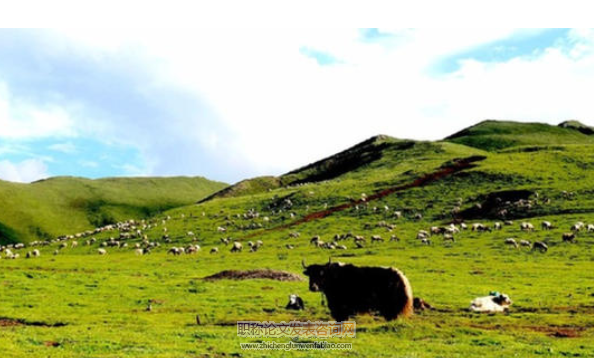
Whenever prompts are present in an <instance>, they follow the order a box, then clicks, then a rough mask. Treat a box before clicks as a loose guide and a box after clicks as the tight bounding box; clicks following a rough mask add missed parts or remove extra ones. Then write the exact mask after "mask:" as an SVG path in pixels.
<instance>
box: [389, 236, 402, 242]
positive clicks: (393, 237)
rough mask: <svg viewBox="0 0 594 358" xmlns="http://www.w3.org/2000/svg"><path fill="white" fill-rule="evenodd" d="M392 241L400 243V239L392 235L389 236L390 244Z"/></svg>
mask: <svg viewBox="0 0 594 358" xmlns="http://www.w3.org/2000/svg"><path fill="white" fill-rule="evenodd" d="M392 241H400V239H399V238H398V236H396V235H392V236H390V242H392Z"/></svg>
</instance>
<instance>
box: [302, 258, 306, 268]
mask: <svg viewBox="0 0 594 358" xmlns="http://www.w3.org/2000/svg"><path fill="white" fill-rule="evenodd" d="M301 266H303V268H305V269H306V268H307V266H305V259H302V260H301Z"/></svg>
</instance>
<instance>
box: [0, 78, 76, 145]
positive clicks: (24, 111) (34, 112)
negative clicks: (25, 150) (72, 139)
mask: <svg viewBox="0 0 594 358" xmlns="http://www.w3.org/2000/svg"><path fill="white" fill-rule="evenodd" d="M0 80H1V78H0ZM0 128H1V130H0V138H8V139H21V138H27V139H30V138H40V137H49V136H72V135H74V134H75V132H74V121H73V119H72V118H71V116H70V114H69V113H68V111H67V110H66V108H64V107H63V106H61V105H57V104H51V103H49V104H44V103H36V102H32V101H28V100H25V99H21V98H15V97H14V96H12V94H11V93H10V90H9V87H8V85H7V84H6V83H4V82H1V81H0Z"/></svg>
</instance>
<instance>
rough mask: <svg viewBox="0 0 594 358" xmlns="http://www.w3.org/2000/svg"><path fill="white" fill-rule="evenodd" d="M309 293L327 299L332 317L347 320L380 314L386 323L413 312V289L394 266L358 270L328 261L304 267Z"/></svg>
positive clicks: (355, 267) (337, 319)
mask: <svg viewBox="0 0 594 358" xmlns="http://www.w3.org/2000/svg"><path fill="white" fill-rule="evenodd" d="M302 264H303V267H304V268H305V271H304V272H303V273H304V274H305V275H307V276H309V290H310V291H313V292H318V291H321V292H323V293H324V295H325V296H326V299H327V302H328V308H329V309H330V314H331V315H332V317H333V318H334V319H335V320H336V321H338V322H342V321H346V320H347V319H348V318H349V316H353V315H355V314H357V313H366V312H378V313H379V314H380V315H381V316H383V317H384V318H385V319H386V320H387V321H390V320H393V319H396V318H397V317H398V316H405V317H406V316H409V315H411V314H412V313H413V295H412V289H411V287H410V284H409V282H408V279H407V278H406V276H404V275H403V274H402V272H400V271H398V270H397V269H395V268H392V267H386V268H384V267H357V266H354V265H351V264H348V265H347V264H343V263H332V262H330V261H329V262H328V263H327V264H325V265H310V266H305V262H303V263H302Z"/></svg>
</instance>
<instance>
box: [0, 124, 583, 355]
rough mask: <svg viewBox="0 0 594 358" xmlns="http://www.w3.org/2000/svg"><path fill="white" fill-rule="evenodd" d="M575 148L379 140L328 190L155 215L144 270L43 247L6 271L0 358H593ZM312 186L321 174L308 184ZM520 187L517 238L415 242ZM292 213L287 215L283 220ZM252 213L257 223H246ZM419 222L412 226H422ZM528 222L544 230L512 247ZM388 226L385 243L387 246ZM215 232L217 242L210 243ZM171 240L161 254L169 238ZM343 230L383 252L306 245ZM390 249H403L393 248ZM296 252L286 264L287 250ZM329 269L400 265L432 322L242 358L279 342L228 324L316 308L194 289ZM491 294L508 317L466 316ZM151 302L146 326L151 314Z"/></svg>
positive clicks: (92, 254)
mask: <svg viewBox="0 0 594 358" xmlns="http://www.w3.org/2000/svg"><path fill="white" fill-rule="evenodd" d="M564 130H565V129H564ZM552 131H554V130H552ZM579 135H581V136H585V134H582V133H580V134H579ZM581 140H582V141H581V142H580V141H578V142H577V144H576V143H573V142H568V141H560V140H558V137H555V138H554V139H552V140H551V142H550V143H547V142H546V141H545V142H544V143H543V141H544V140H542V138H541V141H539V142H538V143H531V142H530V141H527V142H526V141H522V142H521V143H519V144H518V145H514V146H511V147H506V148H504V149H502V150H494V149H492V148H488V149H489V150H483V149H479V148H473V147H469V146H466V145H463V144H459V143H451V142H447V141H445V142H412V143H409V144H406V145H403V141H399V140H392V139H390V138H381V141H382V142H383V143H387V144H383V145H382V147H381V151H380V154H381V155H379V156H375V157H374V158H373V160H370V161H365V163H363V164H361V165H358V166H356V168H353V169H352V170H350V171H348V172H345V173H342V174H340V175H338V176H336V177H333V178H332V179H325V180H323V181H317V180H316V181H314V182H310V183H304V182H303V181H300V182H301V183H303V184H301V185H283V186H279V187H278V188H274V189H272V188H269V189H271V190H268V189H266V190H263V191H258V190H256V191H253V192H250V193H248V194H246V193H243V194H246V195H243V194H242V193H241V192H237V193H236V194H237V195H236V196H229V197H225V198H217V199H212V200H208V201H205V202H202V203H200V204H192V205H188V206H183V207H178V208H174V209H171V210H168V211H166V212H163V213H161V214H159V215H156V216H155V217H153V218H152V219H150V222H152V223H153V224H154V225H155V226H154V227H152V228H150V229H148V230H146V231H145V234H146V235H148V237H149V238H150V240H151V241H157V242H160V243H161V247H159V248H157V249H155V250H153V252H152V253H151V254H150V255H144V256H137V255H135V254H134V252H133V250H132V249H130V248H122V249H117V248H108V249H107V250H108V254H107V255H105V256H99V255H97V253H96V252H97V248H98V244H99V243H100V242H102V241H104V240H105V239H107V238H108V237H110V236H117V232H115V233H114V232H106V233H102V234H100V235H97V236H96V237H97V238H98V241H97V244H94V245H91V246H85V245H79V246H78V247H76V248H71V247H68V248H65V249H62V250H61V251H60V253H59V254H58V255H56V256H54V255H52V252H53V251H54V250H55V249H56V245H55V244H54V245H50V246H47V247H42V248H41V251H42V255H41V257H39V258H34V259H17V260H7V259H2V260H0V317H3V319H4V322H6V325H5V326H1V327H0V352H2V356H7V357H10V356H15V357H23V356H28V357H29V356H31V357H36V356H39V357H44V356H52V357H122V356H131V357H148V356H153V357H229V356H244V357H246V356H263V357H264V356H313V355H316V356H323V357H330V356H332V357H334V356H345V357H351V356H356V357H478V356H485V357H567V356H570V357H591V356H593V355H594V233H592V234H589V233H586V232H581V233H579V234H578V238H577V242H576V243H573V244H570V243H563V242H562V240H561V235H562V233H564V232H567V231H569V228H570V226H571V225H572V224H574V223H575V222H576V221H584V222H586V223H594V192H593V191H592V184H593V183H594V171H593V170H591V169H592V166H594V151H593V150H592V149H593V147H592V146H591V145H590V144H587V138H581ZM471 156H482V157H484V159H483V160H479V161H477V162H475V163H474V165H475V166H474V167H469V168H466V169H465V170H462V171H459V172H457V173H451V174H450V175H448V176H444V177H440V178H438V179H436V180H434V181H431V182H427V183H426V185H424V186H419V187H412V188H408V189H406V190H400V191H396V192H394V193H392V194H391V195H388V196H385V197H381V198H379V199H378V200H375V201H369V202H368V205H364V204H360V205H359V209H358V210H357V209H356V208H355V207H354V206H352V207H348V208H346V209H345V210H342V211H337V212H334V213H333V214H331V215H329V216H326V217H323V218H321V219H317V220H310V221H304V222H302V223H300V224H299V225H294V226H290V224H291V223H296V222H298V221H299V220H300V219H302V218H304V217H307V215H310V214H311V213H315V212H319V211H324V210H328V209H329V208H332V207H335V206H338V205H342V204H345V203H353V202H354V201H356V200H358V199H360V198H361V197H362V194H365V196H367V197H371V196H372V195H373V194H374V193H376V192H378V191H380V190H385V189H387V188H394V187H399V186H403V185H406V184H407V183H411V182H414V181H415V179H417V178H419V177H422V176H423V175H426V174H428V173H432V172H435V171H437V170H440V168H444V167H445V166H447V165H449V164H451V163H452V162H453V160H454V159H456V158H467V157H471ZM325 167H327V166H319V167H318V168H322V169H323V168H325ZM309 169H311V167H309ZM322 169H320V170H322ZM316 171H317V169H315V170H314V173H313V174H316ZM301 173H303V172H301ZM307 177H310V178H316V177H320V176H316V175H312V173H311V172H310V173H309V174H307ZM520 189H523V190H527V191H529V192H531V193H532V194H531V195H530V198H529V200H530V201H531V205H530V207H521V208H515V209H512V208H511V207H510V208H509V216H510V217H508V218H506V219H513V220H514V224H513V225H511V226H504V227H503V230H501V231H493V232H486V233H478V232H473V231H463V232H461V233H460V234H458V235H456V241H455V242H454V243H449V242H444V241H443V240H442V239H441V237H440V236H433V237H432V241H433V244H432V245H430V246H426V245H422V244H421V243H420V242H419V241H418V240H417V239H416V238H415V237H416V233H417V231H418V230H420V229H428V228H429V227H431V226H434V225H445V224H446V223H449V222H450V221H451V220H452V214H451V210H452V208H453V207H455V206H457V205H459V204H460V209H461V212H465V210H468V209H472V208H476V207H477V204H484V200H485V197H487V196H488V195H489V194H492V193H495V192H501V191H504V190H520ZM536 193H538V194H536ZM285 199H290V201H291V203H292V206H291V207H290V208H289V207H287V206H286V205H287V201H286V200H285ZM386 206H387V207H388V210H385V209H384V207H386ZM374 207H375V208H377V210H374ZM250 209H254V210H256V211H258V212H259V213H260V216H259V217H258V218H253V219H248V218H244V217H243V214H244V213H246V212H248V210H250ZM273 210H274V213H273ZM279 210H282V211H281V212H279ZM394 210H398V211H401V212H403V217H401V218H399V219H397V218H395V217H394V216H393V212H394ZM291 213H292V214H293V216H294V217H291V215H290V214H291ZM417 213H420V214H422V216H423V218H422V219H421V220H416V219H415V215H416V214H417ZM167 216H169V217H171V219H167ZM264 217H268V220H266V219H265V218H264ZM522 220H527V221H530V222H532V223H534V224H535V226H536V227H537V230H535V231H534V232H521V231H520V230H519V223H520V222H521V221H522ZM543 220H548V221H551V222H552V223H553V225H554V229H553V230H550V231H545V230H540V229H538V228H539V226H540V225H539V224H540V222H541V221H543ZM478 221H480V222H483V223H485V224H487V225H489V226H492V225H493V223H494V221H502V219H500V218H497V219H495V218H490V217H487V218H484V217H482V218H476V219H473V220H467V223H472V222H478ZM381 222H386V223H389V224H394V225H396V228H395V229H394V230H393V231H392V232H388V231H387V229H386V228H385V227H383V226H382V225H381ZM378 224H379V225H378ZM219 226H223V227H226V228H227V232H226V233H224V234H222V233H220V232H218V231H217V227H219ZM164 227H166V228H167V232H168V234H169V235H170V238H171V242H170V243H165V242H164V241H163V240H162V235H163V233H164ZM189 231H192V232H193V233H194V234H195V236H189V235H188V234H187V233H188V232H189ZM294 231H296V232H299V233H300V234H301V235H300V237H299V238H290V237H289V233H290V232H294ZM348 232H352V233H354V234H360V235H364V236H366V237H367V238H369V237H370V236H371V235H374V234H376V235H381V236H382V237H383V238H385V239H386V242H385V243H379V244H371V243H369V244H367V246H366V247H365V248H362V249H356V248H355V247H354V245H353V243H352V242H351V241H343V242H341V243H344V244H345V245H347V246H348V249H347V250H326V249H320V248H316V247H314V246H313V245H310V244H309V239H310V238H311V237H312V236H314V235H320V236H321V237H322V239H323V240H324V241H331V240H332V238H333V236H334V235H335V234H345V233H348ZM391 235H396V236H398V237H399V238H400V241H398V242H389V241H388V239H389V237H390V236H391ZM222 237H231V238H234V239H237V240H241V241H243V242H244V244H245V242H246V241H247V240H262V241H263V242H264V246H263V247H262V248H261V249H260V250H259V251H258V252H255V253H250V252H247V251H248V250H245V251H244V252H241V253H236V254H232V253H230V252H229V247H226V246H224V245H223V244H222V243H221V242H220V239H221V238H222ZM508 237H515V238H516V239H518V240H519V239H526V240H530V241H532V242H534V241H543V242H546V243H547V244H548V246H549V251H548V252H547V253H545V254H541V253H540V252H537V251H531V250H528V249H526V248H523V249H514V248H510V247H507V246H506V245H505V244H504V240H505V238H508ZM135 242H137V240H130V241H129V244H133V243H135ZM190 243H197V244H199V245H200V246H201V247H202V250H201V252H199V253H197V254H195V255H182V256H172V255H168V254H167V253H166V252H167V249H168V248H169V247H171V246H181V245H187V244H190ZM289 243H290V244H292V245H294V246H295V248H294V249H293V250H288V249H286V248H285V245H286V244H289ZM79 244H82V242H79ZM212 247H219V249H220V251H221V252H220V254H212V255H211V254H209V253H208V251H209V250H210V249H211V248H212ZM26 250H27V249H25V251H26ZM329 256H332V257H333V260H336V261H342V262H348V263H354V264H357V265H374V266H376V265H377V266H394V267H398V268H399V269H401V270H402V271H403V272H404V273H405V275H406V276H407V277H408V278H409V280H410V282H411V284H412V286H413V291H414V294H415V296H418V297H422V298H423V299H425V300H426V301H427V302H429V303H430V304H432V305H433V306H434V307H435V308H436V309H435V310H430V311H423V312H418V313H417V314H415V315H414V316H413V317H412V318H410V319H405V320H397V321H394V322H385V321H383V319H381V318H378V317H374V316H370V315H362V316H357V317H356V321H357V325H358V326H357V328H358V330H357V337H356V338H354V339H348V340H342V341H343V342H344V341H348V342H352V343H353V344H354V349H353V350H352V351H321V352H311V351H310V352H296V351H291V352H269V351H260V352H257V351H254V352H247V351H242V350H241V349H240V347H239V343H240V342H257V341H262V340H276V341H279V342H286V341H287V340H288V338H285V339H268V338H266V339H246V338H243V339H240V338H238V337H237V336H236V327H235V322H236V321H237V320H267V321H271V320H272V321H290V320H308V319H309V320H328V319H330V316H329V312H328V309H327V308H326V307H325V306H323V305H322V304H321V303H320V301H321V295H320V294H319V293H313V292H309V291H308V285H307V280H305V281H301V282H281V281H273V280H245V281H234V280H220V281H206V280H203V278H204V277H206V276H209V275H211V274H214V273H217V272H220V271H222V270H226V269H242V270H244V269H255V268H271V269H276V270H287V271H290V272H294V273H298V274H300V273H301V271H302V268H301V260H302V259H306V261H307V262H308V263H322V262H326V261H327V260H328V257H329ZM493 290H497V291H501V292H505V293H507V294H509V295H510V296H511V298H512V300H513V301H514V304H513V305H512V306H511V309H510V312H509V314H500V315H480V314H472V313H470V312H468V310H467V307H468V305H469V303H470V301H471V300H472V299H473V298H474V297H477V296H483V295H486V294H488V293H489V291H493ZM290 293H297V294H299V295H300V296H301V297H302V298H303V299H304V301H305V305H306V310H305V311H302V312H293V311H287V310H285V309H284V305H285V304H286V301H287V296H288V294H290ZM149 300H150V301H151V302H153V303H152V310H151V311H147V310H146V307H147V305H148V303H149ZM196 315H200V318H201V324H200V325H198V324H196ZM19 319H20V321H18V322H16V323H15V320H19ZM0 322H2V321H1V320H0ZM8 322H13V324H12V325H8ZM42 323H43V324H45V325H41V324H42ZM56 324H58V325H56ZM60 324H63V325H60ZM329 341H340V340H336V339H335V340H329Z"/></svg>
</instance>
